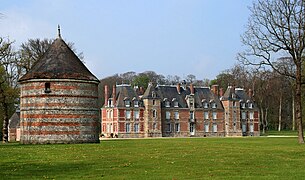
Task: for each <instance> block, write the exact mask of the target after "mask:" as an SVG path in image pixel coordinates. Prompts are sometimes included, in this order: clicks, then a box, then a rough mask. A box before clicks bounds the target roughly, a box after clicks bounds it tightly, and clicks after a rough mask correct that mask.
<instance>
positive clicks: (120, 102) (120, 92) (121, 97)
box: [110, 84, 142, 107]
mask: <svg viewBox="0 0 305 180" xmlns="http://www.w3.org/2000/svg"><path fill="white" fill-rule="evenodd" d="M113 97H114V95H113V94H111V96H110V98H113ZM115 97H116V106H117V107H125V104H124V101H125V100H129V101H130V102H131V103H132V102H133V101H134V100H137V101H139V102H140V103H139V106H140V107H141V106H142V103H141V101H140V98H139V96H138V94H137V93H136V91H135V90H134V89H133V88H132V87H131V86H130V85H127V84H122V85H116V95H115Z"/></svg>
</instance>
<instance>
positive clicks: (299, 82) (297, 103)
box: [295, 65, 304, 144]
mask: <svg viewBox="0 0 305 180" xmlns="http://www.w3.org/2000/svg"><path fill="white" fill-rule="evenodd" d="M301 75H302V73H301V65H297V66H296V83H295V110H296V119H297V122H298V140H299V143H300V144H304V135H303V125H302V89H301V88H302V79H301V77H302V76H301Z"/></svg>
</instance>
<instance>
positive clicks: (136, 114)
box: [133, 110, 140, 120]
mask: <svg viewBox="0 0 305 180" xmlns="http://www.w3.org/2000/svg"><path fill="white" fill-rule="evenodd" d="M133 116H134V118H135V119H136V120H138V119H139V118H140V113H139V111H138V110H136V111H134V112H133Z"/></svg>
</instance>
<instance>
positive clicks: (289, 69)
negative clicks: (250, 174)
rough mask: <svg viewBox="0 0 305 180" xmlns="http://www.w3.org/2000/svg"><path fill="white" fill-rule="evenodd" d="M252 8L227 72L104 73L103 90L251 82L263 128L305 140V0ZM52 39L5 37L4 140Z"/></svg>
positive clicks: (266, 0)
mask: <svg viewBox="0 0 305 180" xmlns="http://www.w3.org/2000/svg"><path fill="white" fill-rule="evenodd" d="M249 9H250V12H251V15H250V17H249V19H248V24H247V26H246V31H245V32H244V34H243V35H242V36H241V40H242V43H243V45H244V47H245V49H244V50H243V51H241V52H240V53H238V61H239V62H240V64H239V65H236V66H235V67H233V68H232V69H229V70H226V71H223V72H221V73H220V74H219V75H217V77H216V78H215V79H213V80H207V79H202V80H197V79H196V76H194V75H192V74H190V75H188V76H186V77H184V79H183V80H182V79H181V78H180V77H179V76H176V75H174V76H171V75H169V76H167V77H164V76H163V75H159V74H156V73H155V72H153V71H146V72H143V73H139V74H138V73H135V72H127V73H123V74H115V75H113V76H110V77H107V78H104V79H102V80H101V83H100V89H101V91H103V88H101V87H103V85H105V84H108V85H109V86H110V87H112V85H115V84H116V83H129V84H131V85H133V86H138V87H146V86H147V84H148V82H154V83H158V84H175V83H178V82H181V80H182V81H185V82H186V83H193V84H195V85H201V86H202V85H205V86H206V85H212V84H218V85H219V86H220V87H221V88H224V89H225V88H226V87H227V85H228V84H231V85H235V86H240V87H244V88H245V89H248V88H251V89H253V90H254V93H255V94H254V98H255V101H256V104H257V105H258V108H259V109H260V116H261V118H260V119H261V125H262V127H261V128H262V132H265V131H266V130H268V129H278V130H281V129H298V141H299V143H304V135H303V119H304V117H303V114H304V98H305V97H304V96H305V95H304V92H305V91H304V90H305V89H304V84H305V63H304V62H305V58H304V57H305V55H304V50H305V18H304V17H305V1H304V0H255V1H253V4H252V6H251V7H249ZM50 42H51V40H39V39H36V40H35V39H34V40H29V41H28V42H26V43H24V44H22V45H21V47H20V48H19V49H18V50H14V48H13V46H12V45H13V42H11V41H9V40H8V39H5V38H0V73H1V74H0V113H1V114H0V115H1V116H0V118H1V119H0V120H1V121H0V122H3V134H4V135H3V141H4V142H6V141H7V124H8V118H9V117H10V115H11V114H12V113H13V111H14V109H15V108H16V107H15V104H18V95H19V90H18V85H17V80H18V78H19V77H20V76H21V75H23V74H24V73H26V72H27V71H28V70H29V69H30V67H31V66H32V65H33V64H34V63H35V61H37V59H39V58H41V57H42V55H43V53H44V52H45V51H46V49H47V48H48V46H49V44H50ZM72 49H73V48H72ZM80 56H81V54H80ZM102 94H103V93H102ZM100 96H101V98H103V95H101V94H100ZM101 98H100V99H101ZM102 102H103V101H102ZM100 104H101V103H100Z"/></svg>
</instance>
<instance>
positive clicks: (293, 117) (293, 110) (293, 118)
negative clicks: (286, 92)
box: [292, 95, 295, 131]
mask: <svg viewBox="0 0 305 180" xmlns="http://www.w3.org/2000/svg"><path fill="white" fill-rule="evenodd" d="M292 130H293V131H294V130H295V107H294V95H293V96H292Z"/></svg>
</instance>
